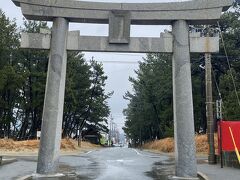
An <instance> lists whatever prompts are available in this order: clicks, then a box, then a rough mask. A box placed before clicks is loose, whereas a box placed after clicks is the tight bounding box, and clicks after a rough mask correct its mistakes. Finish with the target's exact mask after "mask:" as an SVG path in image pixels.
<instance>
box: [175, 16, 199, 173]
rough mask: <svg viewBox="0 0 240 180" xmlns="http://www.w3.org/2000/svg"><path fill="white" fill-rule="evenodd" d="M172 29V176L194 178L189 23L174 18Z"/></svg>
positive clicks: (195, 166) (195, 171) (194, 161)
mask: <svg viewBox="0 0 240 180" xmlns="http://www.w3.org/2000/svg"><path fill="white" fill-rule="evenodd" d="M172 29H173V31H172V32H173V66H172V68H173V110H174V137H175V160H176V163H175V166H176V175H177V176H180V177H188V176H191V177H197V163H196V155H195V152H196V148H195V141H194V134H195V131H194V117H193V98H192V80H191V64H190V51H189V49H190V46H189V26H188V24H187V22H186V21H184V20H178V21H175V22H174V23H173V25H172Z"/></svg>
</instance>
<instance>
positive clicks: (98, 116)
mask: <svg viewBox="0 0 240 180" xmlns="http://www.w3.org/2000/svg"><path fill="white" fill-rule="evenodd" d="M41 28H44V29H49V30H50V28H49V27H48V26H47V23H46V22H36V21H24V26H23V28H19V27H17V25H16V22H15V21H14V20H10V19H9V18H8V17H6V15H5V14H4V12H3V11H2V10H0V74H1V76H0V137H1V138H3V137H7V138H13V139H17V140H24V139H32V138H36V134H37V130H41V122H42V111H43V102H44V94H45V84H46V76H47V69H48V58H49V51H46V50H32V49H31V50H26V49H21V48H20V33H21V32H30V33H37V32H40V29H41ZM106 80H107V76H106V75H105V74H104V71H103V66H102V64H100V63H97V61H95V60H94V59H92V60H91V61H90V63H87V62H86V60H85V59H84V55H83V54H82V53H80V52H68V58H67V77H66V90H65V102H64V114H63V125H62V134H63V137H76V134H77V131H78V130H80V131H83V130H84V131H88V130H91V129H95V130H96V131H97V132H98V133H100V132H107V131H108V128H107V118H108V116H109V114H110V108H109V106H108V103H107V99H108V98H110V97H111V95H112V92H110V93H107V92H105V83H106Z"/></svg>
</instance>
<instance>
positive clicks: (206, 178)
mask: <svg viewBox="0 0 240 180" xmlns="http://www.w3.org/2000/svg"><path fill="white" fill-rule="evenodd" d="M197 174H198V177H199V178H200V180H209V178H208V177H207V175H206V174H204V173H202V172H197Z"/></svg>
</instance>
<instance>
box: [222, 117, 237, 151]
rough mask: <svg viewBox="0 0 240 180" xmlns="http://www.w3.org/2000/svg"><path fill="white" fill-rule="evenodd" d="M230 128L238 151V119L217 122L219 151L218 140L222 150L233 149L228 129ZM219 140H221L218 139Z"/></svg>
mask: <svg viewBox="0 0 240 180" xmlns="http://www.w3.org/2000/svg"><path fill="white" fill-rule="evenodd" d="M229 127H230V128H231V129H232V133H233V137H234V139H235V142H236V145H237V148H238V150H239V151H240V121H220V122H219V123H218V145H219V146H218V147H219V148H218V150H219V153H220V142H221V141H222V150H223V151H234V150H235V147H234V143H233V139H232V136H231V133H230V130H229ZM220 132H221V134H220ZM220 140H221V141H220Z"/></svg>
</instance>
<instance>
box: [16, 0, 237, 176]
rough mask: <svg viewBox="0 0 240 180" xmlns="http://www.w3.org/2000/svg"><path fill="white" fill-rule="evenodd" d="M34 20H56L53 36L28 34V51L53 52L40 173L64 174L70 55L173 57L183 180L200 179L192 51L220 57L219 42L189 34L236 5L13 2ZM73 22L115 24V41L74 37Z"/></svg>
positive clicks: (207, 1) (214, 0)
mask: <svg viewBox="0 0 240 180" xmlns="http://www.w3.org/2000/svg"><path fill="white" fill-rule="evenodd" d="M12 1H13V2H14V3H15V5H17V6H19V7H21V9H22V13H23V15H24V16H25V17H26V18H27V19H29V20H40V21H53V28H52V32H51V33H39V34H31V33H23V34H22V40H21V47H22V48H35V49H50V58H49V65H48V74H47V84H46V93H45V101H44V108H43V120H42V133H41V141H40V150H39V156H38V165H37V173H39V174H44V175H49V174H54V173H56V172H57V171H58V161H59V151H60V140H61V129H62V116H63V104H64V91H65V78H66V64H67V50H69V51H98V52H131V53H135V52H141V53H149V52H162V53H172V54H173V100H174V133H175V149H176V150H175V159H176V176H178V177H177V179H181V177H182V178H183V179H184V178H186V177H187V178H192V179H195V178H196V177H197V164H196V156H195V151H196V150H195V143H194V118H193V100H192V83H191V65H190V52H192V53H206V52H207V53H216V52H218V50H219V37H201V36H200V34H199V33H189V25H198V24H212V23H215V22H216V21H217V20H218V19H220V16H221V13H222V11H226V10H227V9H228V8H229V7H230V6H231V5H232V3H233V0H192V1H186V2H171V3H104V2H101V3H100V2H83V1H74V0H68V1H65V0H54V1H53V0H12ZM69 22H78V23H98V24H109V37H94V36H81V35H80V32H78V31H74V32H68V26H69ZM131 24H135V25H172V33H162V34H161V36H160V37H158V38H131V37H130V26H131Z"/></svg>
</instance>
